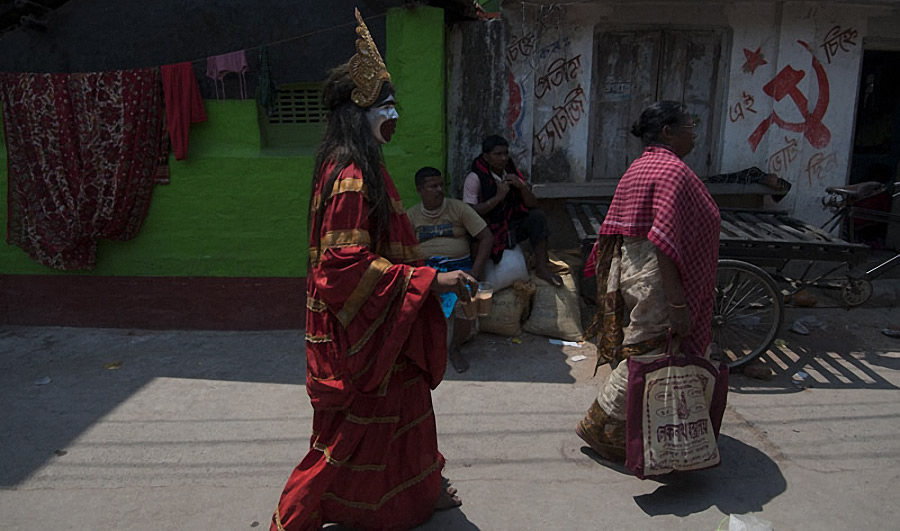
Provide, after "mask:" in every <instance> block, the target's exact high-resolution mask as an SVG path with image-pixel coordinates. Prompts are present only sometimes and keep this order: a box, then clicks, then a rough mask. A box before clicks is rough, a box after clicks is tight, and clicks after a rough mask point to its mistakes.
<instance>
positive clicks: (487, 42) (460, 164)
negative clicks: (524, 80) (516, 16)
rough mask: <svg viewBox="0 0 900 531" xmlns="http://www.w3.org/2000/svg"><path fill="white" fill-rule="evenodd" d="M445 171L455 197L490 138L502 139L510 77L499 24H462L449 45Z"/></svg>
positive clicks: (501, 25) (504, 38) (452, 33)
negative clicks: (485, 140) (483, 141)
mask: <svg viewBox="0 0 900 531" xmlns="http://www.w3.org/2000/svg"><path fill="white" fill-rule="evenodd" d="M448 49H449V57H448V59H447V61H448V66H449V70H450V76H449V82H448V86H447V94H448V99H447V119H448V122H449V123H448V128H447V137H448V149H447V157H448V160H447V166H448V172H449V176H450V190H451V195H452V196H453V197H462V186H463V181H464V180H465V177H466V175H467V174H468V173H469V168H470V166H471V164H472V160H473V159H474V158H475V157H477V156H478V155H479V154H480V153H481V141H482V140H484V138H485V137H486V136H488V135H492V134H498V135H502V134H504V131H505V129H506V118H507V101H508V100H507V97H506V94H507V92H508V90H509V86H508V84H509V81H508V79H509V74H508V71H507V66H506V35H505V31H504V29H503V23H502V22H501V21H500V20H491V21H478V22H462V23H459V24H456V25H454V26H453V28H452V30H451V33H450V39H449V46H448Z"/></svg>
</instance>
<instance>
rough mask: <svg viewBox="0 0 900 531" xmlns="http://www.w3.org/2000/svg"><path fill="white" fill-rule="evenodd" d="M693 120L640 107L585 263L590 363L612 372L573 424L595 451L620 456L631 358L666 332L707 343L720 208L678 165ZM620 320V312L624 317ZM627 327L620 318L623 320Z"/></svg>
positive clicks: (677, 109) (658, 347) (667, 108)
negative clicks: (592, 340)
mask: <svg viewBox="0 0 900 531" xmlns="http://www.w3.org/2000/svg"><path fill="white" fill-rule="evenodd" d="M694 126H695V123H694V121H693V120H692V118H691V115H690V114H688V112H687V108H686V107H685V106H684V105H683V104H681V103H679V102H675V101H660V102H657V103H654V104H653V105H651V106H649V107H647V108H646V109H645V110H644V111H643V112H642V113H641V117H640V119H639V120H638V121H637V122H636V123H635V124H634V126H632V130H631V133H632V134H633V135H635V136H637V137H640V138H641V139H642V141H643V142H644V145H645V146H646V149H645V150H644V153H643V154H642V155H641V156H640V157H639V158H638V159H637V160H635V161H634V162H633V163H632V164H631V166H630V167H629V168H628V170H627V171H626V172H625V175H623V176H622V179H621V180H620V181H619V185H618V187H617V188H616V193H615V195H614V196H613V200H612V203H611V205H610V209H609V212H608V213H607V215H606V218H605V219H604V222H603V225H602V226H601V227H600V230H599V231H598V236H597V243H596V244H595V245H594V250H593V251H592V253H591V257H590V259H589V260H588V264H587V265H586V267H585V274H586V276H591V275H594V274H596V275H597V301H598V304H599V306H600V308H599V311H598V312H597V315H596V317H595V319H594V324H593V325H592V327H591V329H590V330H589V333H590V334H594V333H596V334H597V337H598V349H597V354H598V356H597V366H598V367H599V366H600V365H601V364H604V363H610V364H611V365H613V367H614V368H613V371H612V373H611V374H610V376H609V378H608V379H607V381H606V383H605V384H604V385H603V387H602V388H601V390H600V393H599V395H598V397H597V400H595V401H594V403H593V404H591V407H590V409H589V410H588V412H587V415H586V416H585V418H584V419H582V420H581V421H580V422H579V423H578V426H577V428H576V430H575V432H576V433H577V434H578V436H579V437H581V438H582V439H583V440H584V441H585V442H586V443H588V445H590V447H591V448H592V449H593V450H594V451H595V452H597V453H598V454H599V455H600V456H601V457H604V458H606V459H609V460H612V461H619V462H621V461H624V460H625V398H626V396H625V395H626V389H627V385H628V364H627V363H621V362H622V361H623V360H625V359H626V358H629V357H631V356H640V358H639V359H641V360H646V361H652V360H653V359H656V358H659V357H662V356H664V355H665V349H666V337H667V334H668V331H669V330H670V329H671V330H672V332H673V333H674V336H675V338H676V341H677V342H678V343H679V346H678V348H679V349H680V351H682V352H688V353H692V354H696V355H705V354H706V350H707V347H708V346H709V343H710V336H711V321H712V309H713V299H714V295H715V279H716V263H717V261H718V257H719V209H718V207H717V206H716V203H715V201H713V199H712V197H711V196H710V195H709V192H708V191H707V190H706V187H705V186H704V185H703V183H702V182H701V181H700V179H699V178H698V177H697V176H696V175H695V174H694V172H693V171H691V169H690V168H689V167H688V166H687V165H686V164H685V163H684V161H682V158H683V157H684V156H685V155H687V154H688V153H689V152H690V151H691V149H693V147H694V138H695V135H694V131H693V129H694ZM626 316H627V317H626ZM626 323H627V324H626Z"/></svg>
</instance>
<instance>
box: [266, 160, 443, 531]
mask: <svg viewBox="0 0 900 531" xmlns="http://www.w3.org/2000/svg"><path fill="white" fill-rule="evenodd" d="M331 169H332V167H328V168H326V169H325V171H324V172H323V173H322V175H321V176H320V179H319V185H318V188H317V189H316V191H315V196H314V197H315V199H314V201H313V204H314V206H318V205H320V204H321V202H322V200H323V199H322V198H323V194H322V190H321V187H322V186H323V183H322V181H325V180H326V179H325V176H327V175H328V174H329V173H330V172H331ZM383 175H384V180H385V185H386V189H387V195H388V198H389V200H390V201H391V207H392V208H391V214H390V219H389V223H388V230H387V237H386V239H385V241H383V242H382V243H380V244H373V243H372V241H371V240H370V233H369V227H370V223H369V215H370V207H369V203H368V200H367V192H366V187H365V185H364V184H363V177H362V174H361V173H360V172H359V170H358V169H357V168H356V167H355V166H350V167H348V168H346V169H344V170H343V171H342V172H341V173H340V174H339V176H338V178H337V180H336V181H335V182H334V186H333V188H332V190H331V193H330V194H328V195H330V199H328V200H327V204H326V206H325V213H324V218H323V221H322V223H321V227H320V228H318V230H317V232H318V236H319V240H320V241H319V244H318V245H317V244H316V239H317V238H314V237H311V238H310V270H309V273H308V280H307V290H308V292H307V314H306V315H307V318H306V357H307V377H306V389H307V392H308V393H309V397H310V399H311V401H312V405H313V409H314V415H313V434H312V437H311V439H310V450H309V453H308V454H307V455H306V457H305V458H304V459H303V461H302V462H301V463H300V465H298V466H297V468H296V469H295V470H294V473H293V474H292V475H291V477H290V479H289V480H288V483H287V485H286V487H285V489H284V493H283V494H282V497H281V500H280V502H279V505H278V512H277V513H276V515H275V517H274V518H273V523H272V529H288V530H294V529H319V527H318V526H320V525H321V524H322V523H323V522H340V523H342V524H344V525H350V526H353V527H359V528H365V529H392V528H410V527H413V526H415V525H418V524H420V523H421V522H423V521H425V520H427V519H428V518H429V517H430V515H431V513H432V511H433V508H434V504H435V502H436V501H437V498H438V495H439V492H440V483H441V470H442V468H443V464H444V460H443V456H441V454H440V452H438V449H437V436H436V429H435V422H434V412H433V409H432V405H431V389H433V388H435V387H436V386H437V385H438V384H439V383H440V381H441V379H442V378H443V375H444V369H445V368H446V363H447V344H446V324H445V322H444V319H443V314H442V313H441V308H440V303H439V301H438V299H437V297H436V296H434V295H433V294H432V293H431V292H430V287H431V284H432V281H433V279H434V277H435V274H436V272H435V270H434V269H431V268H427V267H419V266H420V265H421V264H422V262H421V258H422V256H421V253H420V251H419V247H418V241H417V240H416V236H415V233H414V232H413V228H412V226H411V225H410V223H409V220H408V218H407V217H406V213H405V209H404V208H403V205H402V203H401V201H400V196H399V194H398V193H397V190H396V188H395V187H394V184H393V182H392V181H391V178H390V176H389V175H388V174H387V172H383ZM311 236H312V235H311ZM373 247H374V248H373Z"/></svg>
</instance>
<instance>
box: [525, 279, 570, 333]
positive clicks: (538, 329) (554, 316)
mask: <svg viewBox="0 0 900 531" xmlns="http://www.w3.org/2000/svg"><path fill="white" fill-rule="evenodd" d="M560 278H562V281H563V286H562V287H561V288H557V287H555V286H553V285H552V284H550V283H548V282H546V281H544V280H541V279H539V278H537V276H534V275H532V276H531V281H532V282H533V283H534V284H535V287H536V291H535V293H534V300H533V301H532V305H531V316H530V317H529V318H528V321H526V322H525V326H523V327H522V329H523V330H524V331H526V332H529V333H531V334H538V335H541V336H547V337H552V338H555V339H563V340H566V341H581V340H583V339H584V329H583V328H582V327H581V306H580V305H579V303H578V289H577V288H576V287H575V279H574V278H573V277H572V274H571V273H568V272H567V273H565V274H560Z"/></svg>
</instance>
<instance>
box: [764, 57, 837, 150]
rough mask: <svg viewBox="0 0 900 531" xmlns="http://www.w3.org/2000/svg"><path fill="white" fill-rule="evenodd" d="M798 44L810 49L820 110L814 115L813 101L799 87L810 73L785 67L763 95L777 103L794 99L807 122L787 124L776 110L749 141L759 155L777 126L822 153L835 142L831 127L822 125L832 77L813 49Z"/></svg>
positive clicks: (817, 103)
mask: <svg viewBox="0 0 900 531" xmlns="http://www.w3.org/2000/svg"><path fill="white" fill-rule="evenodd" d="M797 42H798V43H800V45H801V46H803V47H804V48H806V49H807V50H808V51H809V53H810V55H812V66H813V70H815V72H816V81H817V82H818V84H819V98H818V100H817V101H816V106H815V108H814V109H813V110H812V112H810V110H809V100H807V99H806V95H804V94H803V91H802V90H800V87H798V86H797V85H798V84H799V83H800V81H801V80H802V79H803V78H804V76H806V72H805V71H803V70H795V69H794V68H792V67H790V66H786V67H784V68H783V69H782V70H781V72H779V73H778V75H776V76H775V77H774V78H773V79H772V81H769V82H768V83H767V84H766V85H765V86H764V87H763V92H765V93H766V94H768V95H769V96H770V97H771V98H773V99H774V100H775V101H781V100H782V99H784V98H785V97H790V98H791V99H792V100H793V101H794V104H795V105H796V106H797V108H798V109H799V110H800V114H802V115H803V119H804V121H803V122H800V123H796V122H787V121H785V120H784V119H782V118H781V117H780V116H778V114H777V113H776V112H775V111H774V110H773V111H772V113H771V114H770V115H769V116H768V117H767V118H766V119H764V120H763V121H762V122H761V123H760V124H759V126H757V127H756V130H755V131H753V134H751V135H750V137H749V138H748V139H747V141H748V142H749V143H750V148H751V149H752V150H753V151H754V152H755V151H756V148H757V147H759V143H760V142H762V139H763V137H764V136H765V135H766V133H767V132H768V131H769V128H770V127H771V126H772V124H775V125H777V126H778V127H780V128H782V129H784V130H786V131H792V132H795V133H803V136H805V137H806V140H808V141H809V143H810V144H811V145H812V146H813V147H816V148H818V149H822V148H824V147H825V146H827V145H828V144H829V143H830V142H831V131H829V130H828V127H826V126H825V124H824V123H822V119H823V118H824V117H825V112H826V111H828V103H829V99H830V89H829V85H828V75H827V74H826V73H825V68H824V67H823V66H822V63H821V62H819V60H818V59H817V58H816V55H815V54H814V53H813V51H812V48H810V46H809V45H808V44H806V43H805V42H803V41H797Z"/></svg>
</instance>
